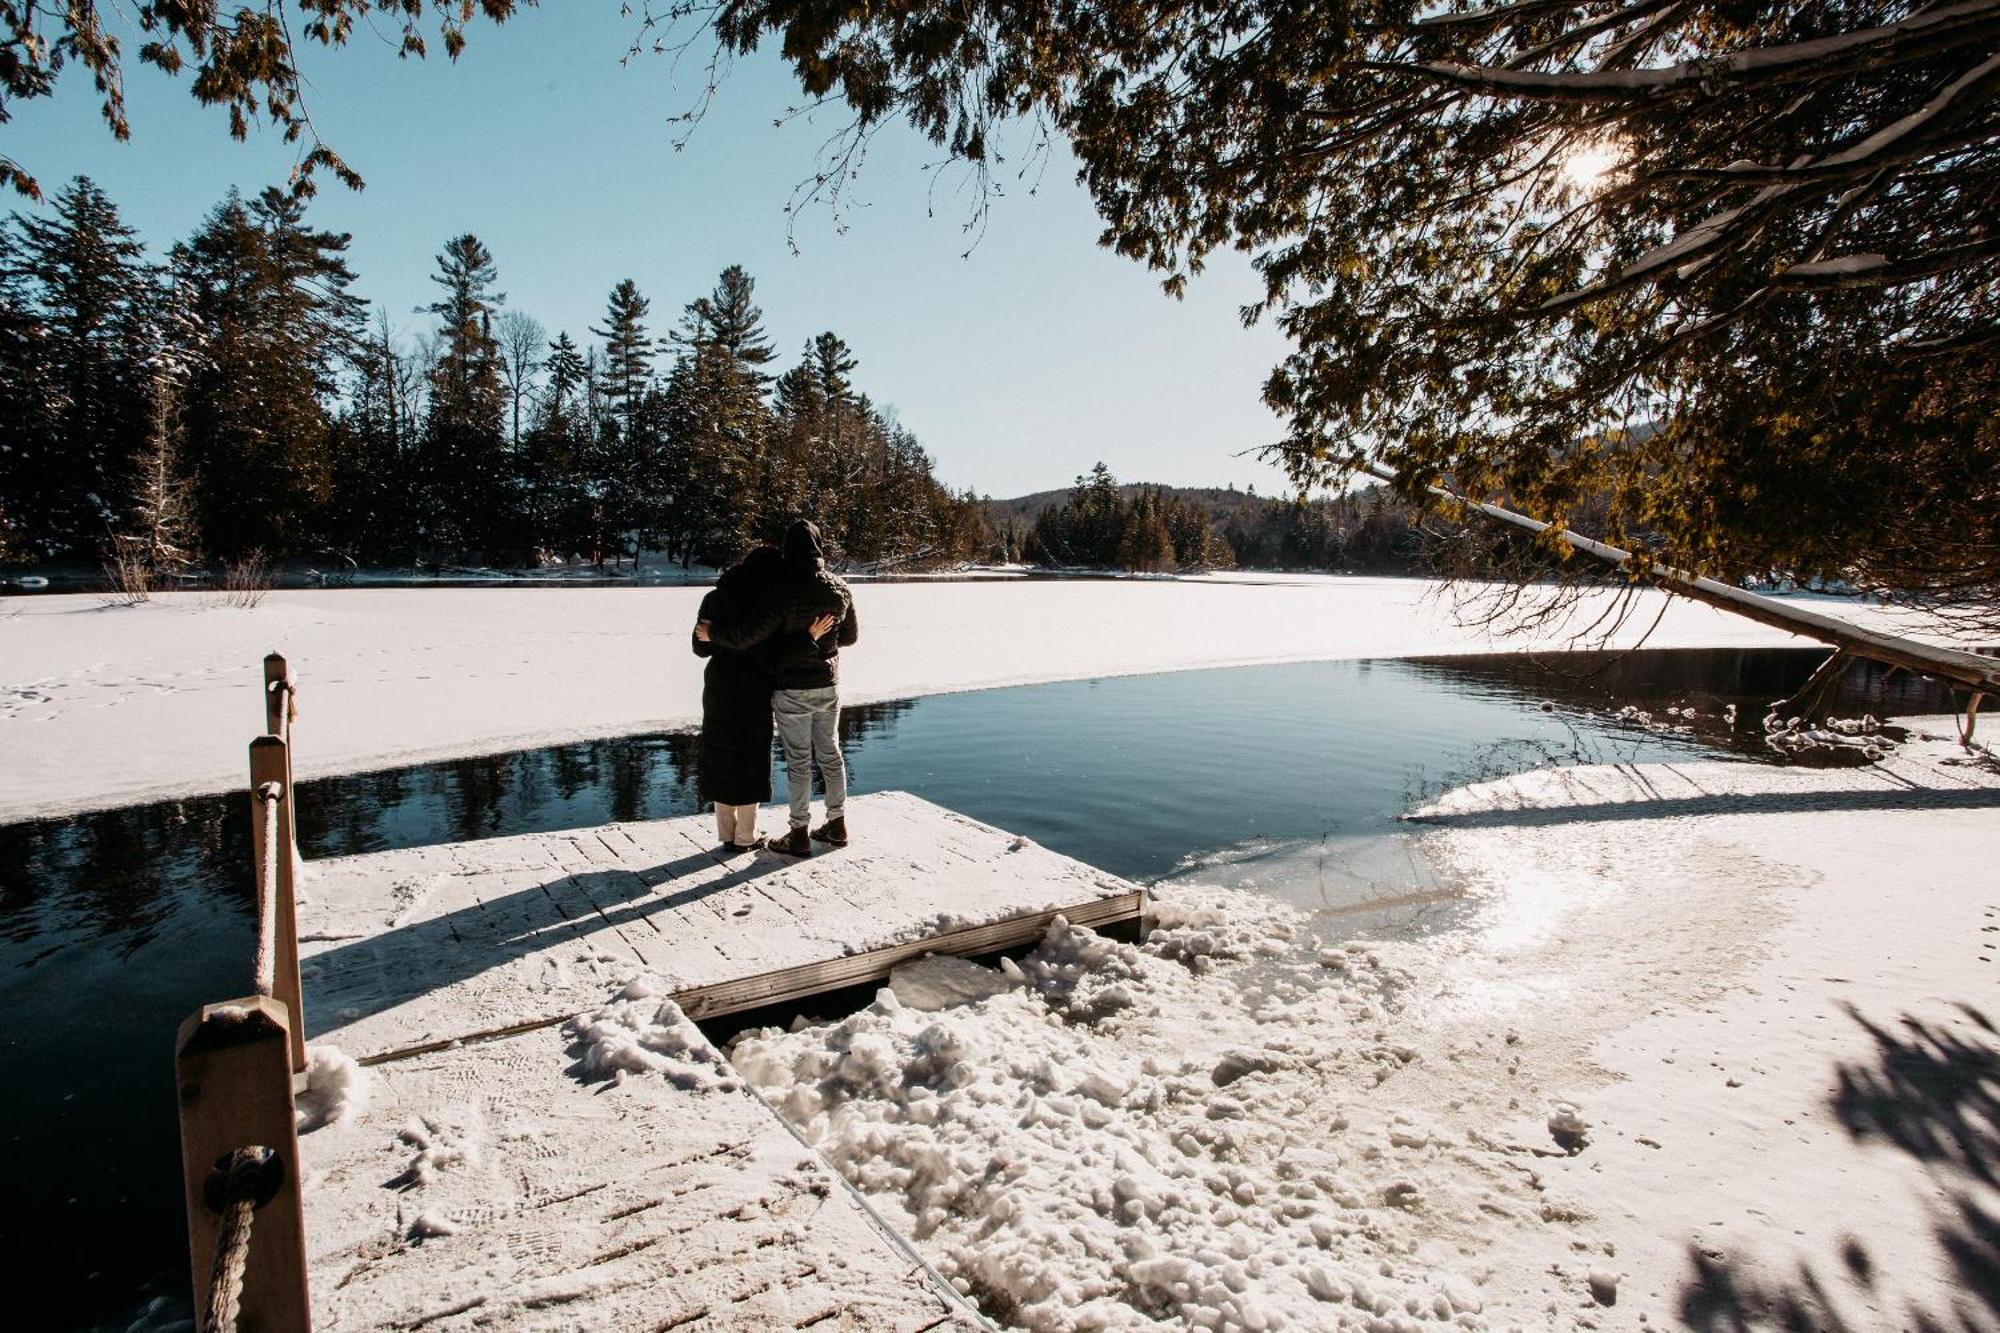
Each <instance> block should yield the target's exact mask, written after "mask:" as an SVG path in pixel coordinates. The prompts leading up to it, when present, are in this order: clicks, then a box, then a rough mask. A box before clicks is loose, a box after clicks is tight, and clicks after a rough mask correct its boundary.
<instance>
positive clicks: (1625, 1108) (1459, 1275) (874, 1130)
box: [733, 739, 2000, 1330]
mask: <svg viewBox="0 0 2000 1333" xmlns="http://www.w3.org/2000/svg"><path fill="white" fill-rule="evenodd" d="M1570 774H1571V776H1570V777H1569V778H1568V779H1564V780H1558V779H1557V778H1555V777H1553V776H1551V775H1549V774H1546V773H1538V774H1529V775H1524V776H1523V777H1522V778H1520V779H1514V780H1510V781H1509V782H1506V783H1501V784H1488V785H1487V786H1486V787H1484V788H1483V789H1480V790H1470V789H1468V790H1465V791H1461V792H1457V793H1452V794H1450V795H1448V796H1447V797H1446V798H1444V799H1443V800H1442V801H1440V802H1438V803H1436V805H1435V806H1434V807H1433V808H1432V809H1431V810H1429V811H1427V812H1426V813H1427V814H1430V815H1433V816H1436V817H1438V819H1439V822H1440V823H1441V824H1442V827H1441V828H1440V829H1439V830H1437V831H1434V832H1431V833H1428V834H1427V835H1426V836H1427V837H1428V838H1429V839H1431V841H1432V842H1433V848H1432V850H1433V853H1434V854H1435V855H1436V856H1437V857H1439V858H1440V860H1442V861H1444V862H1445V863H1447V864H1449V865H1451V866H1454V867H1455V868H1456V876H1457V878H1458V879H1459V882H1461V883H1462V884H1463V885H1464V892H1465V895H1466V919H1467V921H1468V925H1467V926H1466V927H1465V928H1464V929H1462V930H1460V931H1457V932H1455V933H1452V934H1448V935H1445V936H1441V937H1438V938H1434V939H1432V940H1429V941H1425V942H1408V941H1405V942H1388V941H1364V940H1346V939H1343V938H1341V935H1340V933H1339V932H1340V922H1339V919H1338V918H1337V917H1328V916H1320V917H1311V916H1308V915H1306V914H1303V913H1300V912H1297V911H1295V910H1293V909H1291V908H1289V907H1286V906H1283V905H1281V904H1277V903H1274V902H1272V901H1270V900H1267V899H1263V898H1260V897H1257V896H1254V895H1250V894H1243V893H1231V892H1228V891H1224V890H1217V889H1209V888H1198V887H1171V888H1167V889H1163V890H1162V891H1161V896H1160V911H1161V928H1160V929H1159V930H1157V931H1155V932H1154V934H1153V935H1152V936H1151V937H1150V938H1149V940H1148V941H1147V942H1146V943H1145V944H1144V945H1143V946H1140V947H1133V946H1128V945H1121V944H1116V943H1113V942H1111V941H1107V940H1104V939H1102V938H1100V937H1097V936H1095V935H1092V934H1091V933H1089V932H1087V931H1081V930H1072V929H1068V928H1066V927H1063V926H1058V927H1056V928H1053V929H1052V930H1051V931H1050V933H1049V935H1048V936H1047V938H1046V939H1045V940H1044V942H1043V944H1042V946H1041V947H1040V949H1039V950H1038V951H1036V952H1035V953H1034V954H1033V955H1031V956H1030V957H1028V958H1027V959H1026V960H1025V961H1023V962H1022V963H1020V964H1018V965H1015V964H1012V963H1009V964H1007V965H1006V966H1005V967H1004V968H1003V969H1002V970H1000V971H999V972H998V973H997V974H996V975H995V976H994V977H993V978H992V979H991V982H990V984H986V985H965V984H961V985H959V986H958V987H957V989H958V991H959V992H960V993H961V994H963V995H965V996H967V997H970V998H967V999H966V1000H965V1001H964V1002H962V1003H958V1004H955V1005H953V1004H949V1003H945V1004H944V1007H936V1006H937V1005H938V1003H939V1002H940V1000H941V999H943V1000H947V1001H948V999H949V997H948V996H944V997H941V996H940V995H939V994H938V992H939V989H940V988H939V987H938V986H937V985H936V984H935V980H936V979H935V978H926V977H912V978H911V980H912V983H913V984H912V985H910V986H909V987H907V991H908V995H907V998H905V997H899V995H898V994H897V990H896V987H897V986H898V985H900V984H901V979H900V978H898V979H897V980H896V981H895V982H892V986H891V988H889V989H887V990H885V991H884V992H883V993H882V994H881V995H880V997H879V998H878V999H877V1001H876V1003H875V1004H874V1005H872V1006H871V1007H869V1008H868V1009H866V1010H864V1011H863V1012H861V1013H858V1014H855V1015H854V1016H852V1017H850V1018H848V1019H846V1020H844V1021H842V1022H839V1023H836V1024H831V1025H821V1026H801V1027H799V1028H798V1029H797V1030H795V1031H792V1032H781V1031H778V1030H776V1029H770V1030H765V1031H761V1032H756V1033H751V1034H746V1035H745V1036H744V1037H743V1038H742V1039H740V1040H739V1041H738V1042H737V1043H736V1044H735V1047H734V1050H733V1058H734V1061H735V1064H736V1066H737V1068H738V1069H739V1070H740V1071H741V1072H742V1073H743V1074H744V1076H745V1077H747V1078H748V1079H749V1080H750V1081H751V1082H752V1083H753V1084H754V1085H756V1086H757V1087H758V1088H759V1089H760V1090H761V1091H763V1092H764V1094H765V1095H766V1096H767V1097H768V1098H769V1099H770V1100H771V1101H772V1102H773V1103H774V1104H775V1105H776V1106H778V1107H779V1108H780V1109H781V1110H782V1111H783V1112H784V1113H785V1114H786V1116H787V1117H788V1118H789V1119H790V1120H791V1121H792V1122H793V1123H794V1124H795V1125H796V1126H797V1127H798V1128H799V1129H800V1131H801V1132H802V1133H803V1134H804V1135H805V1136H806V1137H807V1138H808V1139H809V1140H810V1141H811V1142H812V1143H813V1144H814V1145H815V1146H817V1147H818V1148H819V1149H820V1151H821V1152H822V1153H823V1154H824V1155H825V1156H826V1158H827V1159H828V1160H829V1161H830V1162H832V1163H833V1164H834V1165H835V1166H836V1167H837V1168H838V1169H839V1170H840V1171H841V1172H842V1173H843V1174H844V1175H845V1176H846V1177H847V1179H848V1180H849V1181H851V1182H852V1183H854V1184H855V1185H856V1186H857V1187H859V1188H860V1189H861V1190H862V1191H864V1193H866V1194H867V1195H868V1196H869V1197H870V1198H871V1199H872V1200H873V1201H874V1203H875V1204H876V1206H877V1207H878V1209H880V1210H881V1211H882V1212H883V1213H884V1214H885V1215H887V1216H888V1217H890V1218H891V1219H892V1220H893V1221H894V1222H895V1223H896V1224H897V1225H898V1226H899V1227H900V1228H901V1229H903V1230H904V1231H905V1232H906V1233H907V1234H909V1235H911V1236H912V1237H914V1238H915V1239H916V1241H917V1243H918V1245H919V1247H920V1248H921V1249H922V1250H923V1251H924V1253H925V1254H926V1256H927V1257H928V1258H929V1259H930V1260H931V1261H932V1263H933V1264H934V1265H935V1266H936V1267H937V1268H938V1269H939V1270H940V1271H941V1272H942V1273H943V1274H944V1275H945V1276H947V1277H948V1278H949V1279H951V1280H952V1281H954V1282H955V1283H956V1284H957V1285H958V1286H959V1287H960V1288H961V1289H962V1290H964V1291H966V1292H968V1293H969V1294H971V1295H972V1296H973V1297H975V1298H976V1299H977V1300H978V1301H979V1302H980V1303H981V1304H982V1305H983V1306H984V1308H985V1309H986V1310H987V1311H988V1312H989V1313H990V1314H992V1315H994V1316H996V1317H998V1318H1000V1319H1001V1320H1003V1321H1005V1322H1007V1323H1010V1324H1013V1325H1017V1326H1020V1327H1025V1328H1032V1329H1061V1330H1069V1329H1115V1328H1133V1329H1141V1328H1144V1329H1152V1328H1162V1327H1199V1328H1242V1329H1265V1328H1270V1329H1277V1328H1305V1329H1367V1330H1414V1329H1420V1328H1439V1327H1447V1326H1456V1327H1462V1328H1489V1327H1490V1328H1506V1327H1530V1328H1552V1329H1571V1328H1600V1327H1621V1328H1638V1327H1644V1326H1652V1327H1661V1326H1682V1325H1692V1326H1698V1327H1709V1326H1721V1327H1731V1328H1738V1327H1741V1328H1757V1327H1765V1326H1778V1327H1784V1326H1791V1327H1838V1328H1888V1327H1946V1326H1950V1327H1965V1328H1968V1329H1971V1328H1988V1327H1992V1326H1993V1316H1994V1314H1995V1311H1994V1309H1993V1307H1992V1298H1991V1295H1990V1293H1991V1286H1990V1279H1991V1274H1992V1272H1993V1271H1995V1270H1994V1267H1993V1265H1994V1264H1995V1262H1996V1260H2000V1253H1996V1251H1995V1243H1994V1240H1993V1237H1994V1235H1995V1234H1996V1231H1995V1224H1996V1219H2000V1189H1996V1188H1995V1186H1996V1173H1995V1171H1994V1168H1993V1165H1992V1164H1993V1162H1994V1161H1996V1160H2000V1117H1996V1116H1995V1115H1994V1114H1993V1110H1994V1108H1995V1107H1996V1105H2000V1102H1996V1100H1995V1098H1996V1093H2000V1084H1996V1080H1995V1073H1994V1071H1995V1070H1996V1069H2000V1028H1997V1027H1996V1025H1995V1022H1994V1019H1995V1018H1996V1017H2000V1015H1996V1014H1995V1012H1994V1006H1993V1004H1992V1001H1991V994H1992V987H1993V984H1994V980H1995V972H1994V967H1995V963H1994V954H1995V947H1994V944H1995V941H1996V939H2000V897H1996V896H1995V894H1994V892H1993V891H1992V888H1991V877H1990V875H1988V876H1986V877H1985V878H1984V880H1983V881H1982V880H1981V879H1980V878H1978V876H1977V873H1976V871H1975V868H1976V867H1979V866H1982V865H1984V864H1985V863H1986V862H1987V861H1989V860H1990V857H1991V851H1992V848H1993V847H1994V846H1996V845H2000V842H1996V835H2000V771H1996V770H1995V769H1994V768H1993V767H1992V766H1991V765H1990V764H1981V763H1978V762H1971V761H1967V760H1966V759H1965V758H1964V756H1962V755H1961V754H1960V753H1958V752H1957V751H1956V750H1955V749H1954V747H1952V746H1950V745H1948V744H1945V743H1943V742H1942V741H1941V740H1936V739H1931V740H1918V741H1916V742H1914V743H1912V744H1910V745H1908V746H1906V747H1904V749H1903V750H1902V751H1901V752H1899V753H1898V754H1897V755H1896V756H1894V758H1893V759H1892V761H1891V764H1890V765H1888V766H1886V767H1885V768H1883V769H1861V770H1842V771H1835V772H1825V771H1822V772H1818V773H1814V774H1812V775H1811V780H1810V781H1803V780H1802V778H1801V775H1800V774H1799V773H1798V772H1796V771H1783V770H1771V769H1765V768H1760V767H1756V766H1751V765H1743V764H1723V763H1694V764H1676V765H1673V766H1666V765H1655V766H1637V767H1633V766H1623V767H1618V768H1602V769H1580V770H1571V771H1570ZM1690 791H1693V792H1699V793H1700V794H1701V795H1702V797H1703V798H1704V800H1705V801H1707V802H1708V804H1705V805H1698V806H1690V805H1688V804H1686V803H1685V801H1684V800H1683V799H1682V798H1684V797H1686V796H1687V795H1688V794H1689V793H1690ZM1912 792H1916V793H1919V794H1922V793H1929V794H1930V799H1929V800H1928V801H1925V800H1920V799H1914V798H1912V797H1911V795H1910V793H1912ZM1649 793H1652V794H1649ZM1567 808H1574V809H1575V810H1576V811H1578V812H1581V817H1580V818H1576V819H1565V818H1563V817H1562V816H1563V812H1564V810H1565V809H1567ZM1475 816H1476V817H1475ZM1454 821H1456V822H1454ZM995 992H997V993H995ZM918 1003H921V1004H923V1006H924V1007H923V1008H919V1007H917V1004H918ZM1982 1274H1983V1275H1984V1276H1982ZM1982 1282H1984V1283H1986V1284H1988V1285H1986V1286H1983V1287H1982V1286H1980V1285H1979V1284H1980V1283H1982ZM1981 1292H1985V1293H1987V1294H1986V1295H1984V1296H1982V1295H1981V1294H1980V1293H1981ZM1982 1301H1984V1302H1985V1304H1984V1305H1982V1304H1981V1302H1982Z"/></svg>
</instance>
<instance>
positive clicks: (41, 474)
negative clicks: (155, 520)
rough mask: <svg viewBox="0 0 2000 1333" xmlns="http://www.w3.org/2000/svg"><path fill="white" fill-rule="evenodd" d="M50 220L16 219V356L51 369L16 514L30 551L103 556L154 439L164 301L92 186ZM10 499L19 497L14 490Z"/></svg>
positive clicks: (38, 404)
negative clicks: (136, 465)
mask: <svg viewBox="0 0 2000 1333" xmlns="http://www.w3.org/2000/svg"><path fill="white" fill-rule="evenodd" d="M53 212H54V216H53V217H49V218H33V217H23V216H21V215H19V214H16V215H14V217H13V218H12V219H11V229H12V236H11V240H10V243H9V245H8V247H7V250H8V254H7V258H8V261H9V262H8V268H7V274H8V282H9V285H10V286H12V287H13V288H14V293H13V295H12V297H11V298H10V305H12V304H14V303H15V302H20V303H21V304H20V305H17V306H16V307H15V310H14V312H13V314H12V316H11V318H10V323H13V324H14V325H15V328H14V330H13V337H14V338H15V339H25V340H26V341H25V343H22V342H17V343H16V346H15V348H14V350H15V352H16V354H27V355H32V356H33V357H34V358H35V359H36V360H37V362H38V363H39V366H40V367H41V370H40V371H39V372H38V373H36V374H35V375H34V379H35V380H36V381H37V382H38V383H37V384H35V385H34V386H32V387H28V389H27V393H26V394H25V395H24V396H26V397H28V398H29V399H30V402H29V403H28V404H27V406H29V408H30V410H35V409H40V411H41V412H45V413H46V416H43V417H42V419H41V420H40V422H39V424H34V423H24V427H23V429H22V432H21V434H20V435H19V436H18V437H17V441H18V442H17V444H16V446H15V447H16V448H17V450H19V456H18V457H17V458H15V459H13V460H10V462H11V464H12V466H14V467H18V468H20V470H21V481H20V483H19V486H18V490H15V491H14V501H13V502H14V504H15V505H17V506H18V507H19V511H20V512H19V515H18V517H17V518H16V520H15V521H16V522H18V523H20V524H21V525H22V528H23V535H24V536H25V538H26V540H27V542H28V544H29V545H30V547H31V550H32V551H33V552H34V553H36V554H40V555H45V556H53V555H61V554H82V553H88V552H91V551H94V550H95V549H96V548H97V546H98V545H99V543H100V542H102V541H103V540H104V538H105V537H106V535H107V534H108V531H109V529H110V527H111V526H112V525H113V524H115V523H116V522H117V520H118V506H117V501H118V498H119V497H120V496H121V495H122V494H123V493H124V491H125V489H126V486H127V484H128V478H129V472H130V463H131V460H132V458H133V455H134V454H135V453H136V451H137V448H138V445H139V442H140V441H141V440H142V439H143V438H144V434H145V419H146V413H145V402H146V394H145V391H146V385H147V380H148V376H147V374H146V371H145V368H144V366H143V365H142V364H141V357H140V355H139V354H138V349H139V348H140V347H141V346H142V345H143V339H142V338H141V336H140V333H139V329H140V326H141V325H142V324H143V322H144V321H145V320H146V318H147V312H148V308H149V307H150V306H151V304H152V303H153V301H154V300H155V298H156V291H155V287H154V276H153V273H152V271H151V270H150V269H149V268H148V266H147V265H146V263H145V260H144V247H143V246H142V245H141V244H140V242H139V239H138V236H137V234H136V233H134V232H133V230H132V229H131V228H130V227H127V226H126V225H125V224H124V223H123V222H122V221H121V220H120V219H119V216H118V210H117V208H116V206H114V205H113V204H112V202H111V201H110V199H108V198H107V197H106V196H105V194H104V192H103V191H102V190H100V189H99V188H98V187H97V186H96V185H95V184H94V183H93V182H92V181H91V180H90V179H89V178H88V177H83V176H79V177H77V178H76V179H75V180H74V181H72V182H71V183H70V185H69V186H67V187H66V188H65V189H64V190H63V191H62V193H61V194H59V195H58V196H57V197H56V199H55V202H54V205H53ZM10 489H13V488H11V487H10Z"/></svg>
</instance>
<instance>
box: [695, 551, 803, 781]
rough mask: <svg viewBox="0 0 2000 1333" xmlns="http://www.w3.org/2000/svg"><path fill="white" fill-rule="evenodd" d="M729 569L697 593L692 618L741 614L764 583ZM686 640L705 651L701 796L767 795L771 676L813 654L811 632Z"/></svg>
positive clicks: (699, 654)
mask: <svg viewBox="0 0 2000 1333" xmlns="http://www.w3.org/2000/svg"><path fill="white" fill-rule="evenodd" d="M734 573H735V571H733V570H732V571H730V574H734ZM730 574H725V575H724V576H723V579H722V582H720V583H718V584H717V585H716V587H715V588H713V589H711V590H710V591H709V593H708V595H707V596H706V597H703V598H702V599H701V610H700V611H699V612H698V613H697V618H698V619H701V620H707V621H710V622H712V623H720V622H721V621H722V619H723V618H725V617H727V616H728V615H730V614H731V613H732V612H733V613H735V614H737V615H741V614H743V613H744V611H745V610H746V609H747V608H746V605H745V604H746V603H749V604H750V605H751V606H754V605H755V603H754V602H751V600H750V599H751V598H752V597H754V596H756V595H757V594H758V593H759V592H761V591H762V590H761V589H751V588H740V587H739V588H732V587H730V586H729V585H730V583H731V578H730ZM732 594H733V595H732ZM807 623H808V624H810V623H811V622H807ZM692 643H693V645H694V652H695V656H697V657H706V658H707V659H708V666H707V668H706V669H705V670H704V672H703V673H702V684H701V752H700V769H699V773H700V789H701V799H702V800H703V801H705V802H706V801H714V802H716V803H718V804H721V805H749V804H752V803H753V802H763V801H768V800H770V799H771V690H772V687H773V682H774V680H775V677H776V675H777V673H778V672H780V671H782V670H783V669H785V668H786V667H789V666H791V665H792V664H794V663H797V662H802V661H809V660H813V659H815V658H816V657H817V652H816V649H815V645H814V644H813V641H812V636H811V635H809V634H807V633H806V632H805V631H804V630H800V631H798V632H797V633H795V634H784V635H777V636H773V637H772V638H770V639H768V640H766V641H765V642H764V643H761V644H759V645H757V646H756V647H755V648H754V649H752V650H750V651H747V652H745V651H742V650H739V649H734V648H728V647H724V646H723V645H721V644H718V643H703V642H702V641H701V640H699V639H693V640H692Z"/></svg>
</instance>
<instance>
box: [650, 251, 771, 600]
mask: <svg viewBox="0 0 2000 1333" xmlns="http://www.w3.org/2000/svg"><path fill="white" fill-rule="evenodd" d="M754 289H755V284H754V283H753V282H752V281H751V279H750V275H749V274H748V273H746V272H745V271H744V270H743V269H742V268H741V267H736V266H732V267H731V268H728V269H725V270H724V271H723V273H722V276H721V278H720V280H719V281H718V282H717V283H716V287H715V290H714V291H713V292H712V293H711V294H710V295H709V296H706V297H701V298H698V299H696V300H694V301H691V302H689V303H688V305H687V308H686V310H685V311H684V312H683V313H682V317H681V326H680V329H679V331H678V332H677V333H676V334H675V336H674V340H675V341H676V342H677V343H679V344H680V345H681V354H680V356H679V357H678V358H677V359H676V361H675V364H674V370H673V374H672V376H671V378H670V380H669V383H668V388H667V398H666V409H667V415H666V420H667V430H668V446H669V457H670V459H671V464H670V469H671V472H672V474H673V476H674V479H675V484H674V489H673V495H674V499H673V502H672V504H671V505H669V506H667V507H666V508H665V509H664V510H663V513H662V518H663V525H662V526H663V533H664V535H665V536H666V537H667V539H668V542H669V545H670V546H671V547H673V548H674V549H676V550H677V551H678V553H679V555H680V557H681V559H682V561H683V562H687V561H689V560H693V559H701V560H705V561H708V562H710V563H715V564H722V563H725V562H727V561H729V560H733V559H734V558H735V557H736V556H737V555H738V554H739V553H741V551H742V550H743V549H744V548H745V547H746V546H748V545H749V543H750V542H751V541H752V540H753V539H754V537H755V536H756V535H757V533H758V532H759V530H760V528H761V529H762V530H763V531H765V532H767V533H768V532H769V531H770V529H771V527H772V526H773V516H772V514H771V509H772V507H774V506H776V505H778V504H781V503H784V502H785V500H786V499H788V498H789V497H790V496H791V495H792V494H794V493H795V492H796V489H797V488H796V486H795V485H794V484H793V480H794V478H788V477H785V476H781V475H780V473H779V470H778V469H779V463H778V460H777V459H775V458H773V457H772V456H771V451H770V447H769V443H768V439H769V436H770V433H771V413H770V407H769V404H767V403H766V401H765V398H764V394H765V390H766V386H767V385H768V384H769V383H770V376H769V375H768V374H767V373H766V372H765V371H764V369H763V367H764V366H765V365H766V364H767V363H768V362H769V361H770V360H771V356H772V353H771V349H770V344H769V340H768V338H767V337H766V336H765V333H764V329H763V312H762V311H760V310H759V309H758V308H757V306H756V304H755V302H754V301H753V300H752V299H751V297H752V293H753V291H754Z"/></svg>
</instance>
